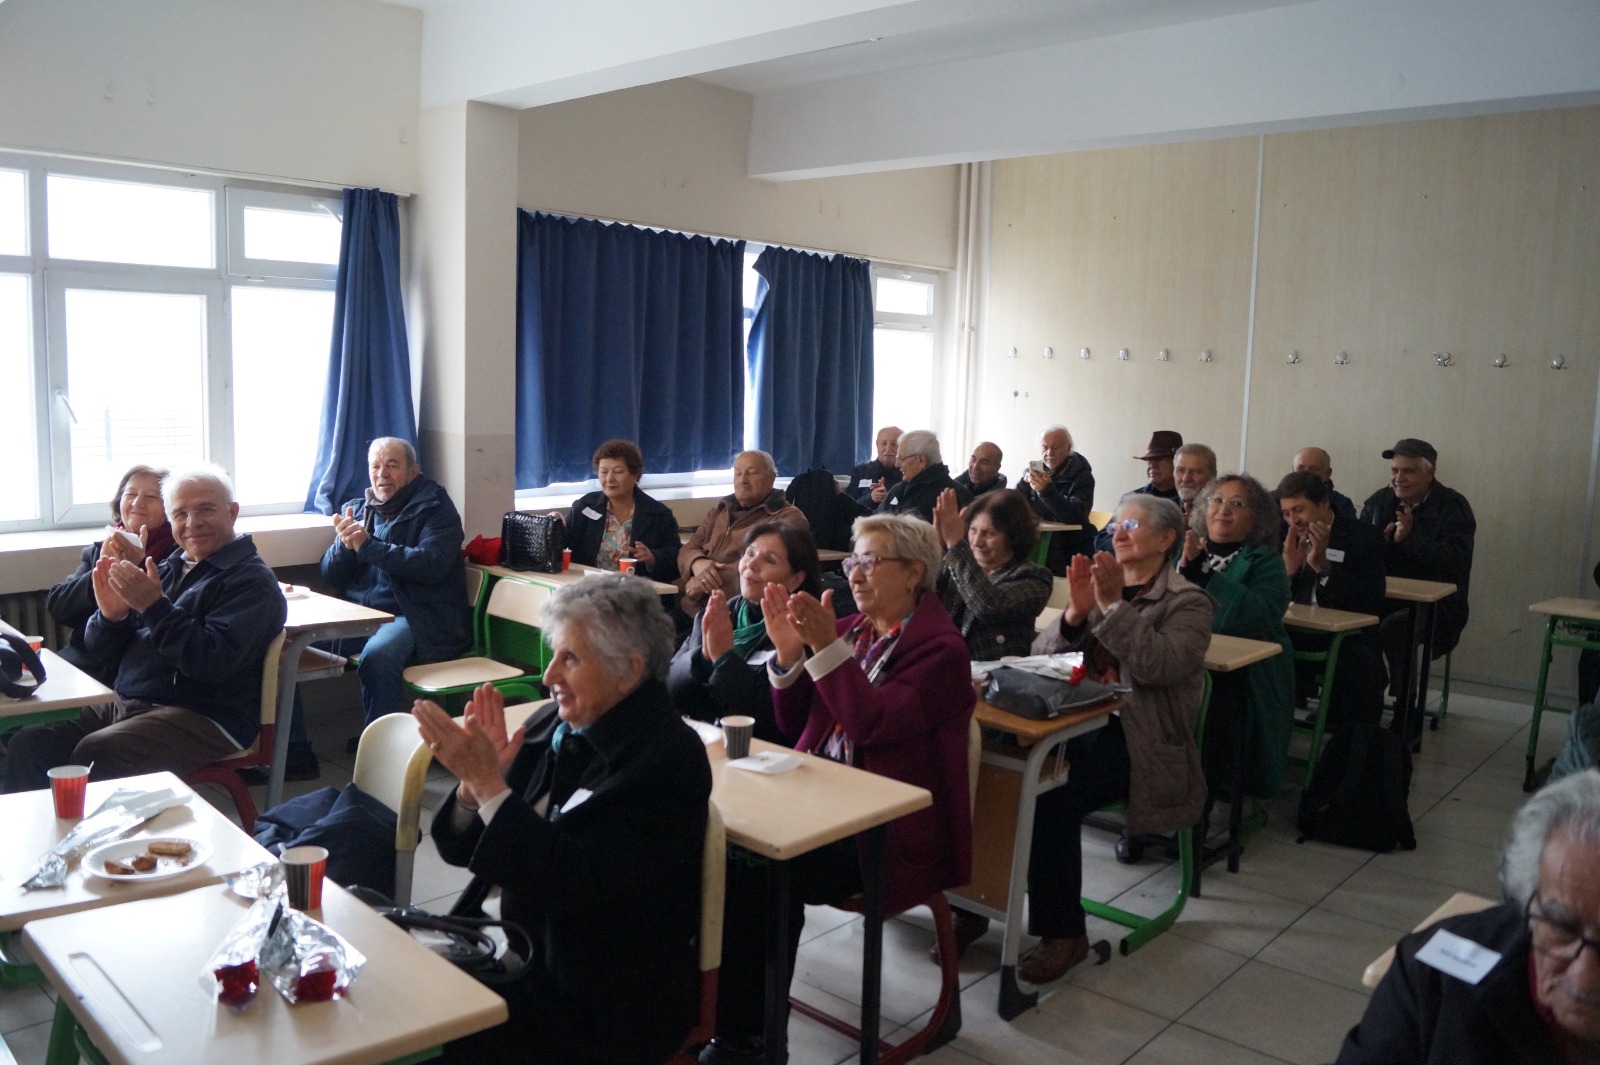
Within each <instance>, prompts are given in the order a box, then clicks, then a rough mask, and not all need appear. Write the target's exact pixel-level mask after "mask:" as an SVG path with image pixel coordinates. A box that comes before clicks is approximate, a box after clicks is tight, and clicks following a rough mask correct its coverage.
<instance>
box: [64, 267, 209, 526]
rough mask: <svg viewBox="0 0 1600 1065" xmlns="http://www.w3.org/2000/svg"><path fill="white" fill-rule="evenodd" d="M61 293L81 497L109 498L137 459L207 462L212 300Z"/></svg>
mask: <svg viewBox="0 0 1600 1065" xmlns="http://www.w3.org/2000/svg"><path fill="white" fill-rule="evenodd" d="M63 297H64V299H65V304H66V333H67V335H66V344H67V398H68V401H69V402H70V403H71V405H72V412H73V415H74V417H75V419H76V420H75V421H74V422H73V424H72V501H73V503H74V504H81V503H98V502H102V501H104V500H108V499H110V498H111V493H112V492H114V491H116V488H117V481H118V480H119V479H120V478H121V476H122V474H123V471H125V470H126V469H127V468H128V467H129V466H132V465H133V464H135V463H141V462H142V463H146V464H148V465H151V466H167V467H179V466H189V465H193V464H194V463H196V462H200V461H202V460H203V459H204V458H205V447H204V443H203V436H202V426H203V424H204V422H203V418H202V397H203V395H204V391H205V352H206V298H205V297H204V296H197V295H189V294H183V293H176V294H174V293H164V292H109V291H103V290H100V289H68V290H66V292H65V293H63Z"/></svg>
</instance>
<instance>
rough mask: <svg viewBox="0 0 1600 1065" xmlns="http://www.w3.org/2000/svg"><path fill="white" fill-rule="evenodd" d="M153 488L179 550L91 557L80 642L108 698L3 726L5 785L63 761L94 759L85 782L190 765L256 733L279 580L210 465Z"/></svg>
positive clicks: (25, 786)
mask: <svg viewBox="0 0 1600 1065" xmlns="http://www.w3.org/2000/svg"><path fill="white" fill-rule="evenodd" d="M162 490H163V493H164V494H165V496H166V505H167V516H168V518H169V519H170V520H171V522H172V532H173V536H174V538H175V539H176V540H177V543H178V546H179V547H180V548H181V549H182V550H179V551H174V552H173V553H172V554H170V555H168V556H167V558H166V559H165V560H164V561H163V562H162V563H161V564H160V565H159V566H157V565H156V560H155V559H153V558H149V557H146V558H145V560H144V565H143V566H139V565H136V564H134V563H132V562H129V561H127V560H126V559H113V558H111V557H110V556H109V555H102V556H101V557H100V560H99V561H98V562H96V563H95V568H94V574H93V580H94V594H95V603H96V605H97V609H96V610H95V613H94V614H93V616H91V617H90V618H89V624H88V627H87V628H86V629H85V630H84V643H85V645H86V647H87V648H88V651H89V653H90V654H91V655H92V656H93V657H94V658H95V660H96V661H97V662H98V663H99V664H101V665H103V666H104V667H105V668H106V669H108V670H109V671H111V672H112V673H114V675H115V678H116V680H115V683H114V685H113V687H114V688H115V692H116V698H115V700H114V701H113V702H111V703H108V704H106V705H104V706H94V707H89V708H88V709H86V710H84V711H83V713H82V714H81V715H80V716H79V717H78V718H77V720H75V721H70V722H66V723H63V724H58V725H39V726H35V727H33V728H26V729H23V730H22V731H20V732H18V733H16V734H15V735H13V736H12V737H11V743H10V749H9V759H8V764H7V766H6V790H7V791H29V790H33V789H36V788H45V787H49V780H48V778H47V777H46V775H45V774H46V773H47V772H48V771H49V770H50V769H51V768H52V767H53V766H58V765H66V764H69V763H77V764H79V765H89V764H90V763H93V764H94V774H93V779H95V780H103V779H108V778H111V777H122V776H132V775H135V774H138V773H153V772H156V771H157V770H163V769H164V770H170V771H171V772H174V773H180V774H181V773H188V772H191V771H193V770H195V769H198V768H200V767H201V766H204V765H207V764H209V763H211V762H214V761H217V760H218V759H220V758H225V757H227V756H228V755H230V754H233V753H235V752H236V751H239V750H241V749H242V748H244V747H248V746H249V745H250V744H251V743H252V742H254V740H255V738H256V733H257V731H259V729H260V726H261V671H262V668H263V665H264V662H263V659H264V657H265V655H266V653H267V647H268V646H269V645H270V644H271V643H272V641H273V639H274V638H276V637H277V635H278V633H279V632H280V631H282V629H283V622H284V617H285V616H286V613H287V606H286V604H285V603H284V600H283V593H282V592H281V591H279V589H278V579H277V577H275V576H274V575H273V572H272V569H271V568H270V567H269V566H268V565H267V564H266V562H265V561H263V560H262V558H261V556H260V555H258V554H257V553H256V548H255V544H254V543H253V542H252V541H251V539H250V537H249V536H240V535H236V534H235V531H234V521H235V519H237V517H238V515H239V504H238V503H235V502H234V500H233V485H232V484H231V483H230V482H229V481H228V478H227V475H226V474H225V473H223V472H222V471H221V470H220V469H217V468H216V467H201V468H198V469H195V470H192V471H187V472H181V473H175V474H172V475H171V476H169V477H168V478H167V479H166V481H165V482H163V484H162Z"/></svg>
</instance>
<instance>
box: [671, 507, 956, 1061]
mask: <svg viewBox="0 0 1600 1065" xmlns="http://www.w3.org/2000/svg"><path fill="white" fill-rule="evenodd" d="M854 535H855V550H854V552H853V553H852V554H851V555H850V556H849V557H848V558H846V559H845V560H844V570H845V573H846V574H847V575H848V576H849V578H850V591H851V593H852V594H853V595H854V596H855V601H856V605H857V606H858V607H859V608H860V610H861V613H859V614H852V615H850V616H848V617H844V618H836V617H835V616H834V612H833V601H832V600H833V593H832V592H824V593H823V596H822V598H821V599H820V600H819V599H817V598H816V597H815V596H812V595H809V594H807V593H805V592H795V593H792V594H791V593H790V592H789V591H788V589H787V588H785V587H784V586H782V585H780V584H768V585H767V589H766V594H765V596H764V598H763V601H762V614H763V616H764V617H765V618H766V623H767V635H768V637H769V638H770V639H771V640H772V643H773V646H774V647H775V648H776V653H775V654H774V656H773V658H772V660H771V662H770V663H769V665H768V674H769V676H770V678H771V681H772V688H773V693H772V697H773V710H774V712H775V715H776V718H777V723H778V727H779V728H780V729H781V730H783V731H784V732H785V733H786V734H787V735H789V736H791V737H793V738H794V741H795V743H794V746H795V749H796V750H799V751H804V752H806V753H808V754H814V755H817V756H820V757H822V758H829V759H832V760H834V761H838V762H843V763H845V764H846V765H853V766H855V767H856V768H858V769H864V770H867V771H868V772H871V773H879V774H882V775H883V776H887V777H893V778H894V779H896V780H902V781H905V782H906V783H908V784H914V785H916V786H917V787H921V788H927V789H928V790H929V791H930V792H932V793H933V805H932V806H930V807H928V808H927V809H924V810H919V811H917V812H916V813H913V814H908V815H907V816H905V817H902V818H900V819H899V820H897V821H894V822H892V823H891V824H890V825H889V826H888V843H887V861H888V867H887V872H886V878H885V902H886V906H887V912H889V913H895V912H898V911H900V910H904V909H907V908H908V907H911V906H915V905H917V904H918V903H920V902H921V901H923V900H924V899H926V898H927V897H928V896H929V895H931V894H933V893H934V892H936V891H942V890H945V889H947V888H952V887H956V886H958V885H961V884H964V883H966V882H967V880H968V879H969V877H970V875H971V864H972V816H971V805H970V801H969V798H968V794H967V790H968V788H967V738H968V730H969V726H970V722H971V719H972V710H973V706H974V705H975V703H976V697H975V696H974V695H973V691H972V682H971V669H970V667H969V665H968V659H967V647H966V643H965V641H963V640H962V638H961V633H960V632H959V631H957V629H956V627H955V625H954V624H952V623H951V621H950V615H949V614H947V613H946V612H945V609H944V606H943V604H941V603H940V602H939V597H938V595H936V594H935V593H934V590H933V589H934V583H935V581H936V580H937V579H938V575H939V564H940V550H939V541H938V537H937V536H936V534H935V533H934V531H933V526H931V525H929V524H927V523H926V522H922V521H918V520H916V519H914V518H908V517H890V516H870V517H863V518H858V519H857V520H856V523H855V528H854ZM789 871H790V872H789V876H790V885H791V887H790V904H791V910H792V912H791V913H790V919H789V942H788V944H787V950H788V960H789V971H790V972H793V963H794V958H795V953H796V951H797V950H798V948H799V941H800V930H801V926H802V925H803V923H804V922H803V920H802V918H803V906H804V904H805V903H827V902H832V901H835V900H838V899H844V898H848V897H850V896H852V895H855V894H858V893H859V892H860V891H861V885H862V877H861V859H860V853H859V841H858V840H856V839H845V840H841V841H839V842H838V843H835V844H831V845H829V846H826V847H821V848H819V849H817V850H814V851H811V852H810V853H808V854H804V855H801V856H800V857H799V858H796V859H794V860H793V861H791V862H790V863H789ZM765 882H766V877H765V876H764V875H762V873H761V871H760V870H756V871H753V872H752V871H750V870H744V869H741V868H738V867H730V868H729V884H728V899H727V910H726V917H725V919H724V937H723V947H722V976H721V983H720V989H719V992H718V999H717V1037H716V1039H715V1040H713V1041H712V1043H711V1044H710V1045H709V1046H707V1047H706V1049H705V1050H704V1051H702V1053H701V1056H700V1061H701V1063H702V1065H742V1063H745V1062H755V1061H760V1060H762V1053H763V1049H764V1047H763V1043H762V1038H761V1034H762V1002H763V996H762V989H763V981H762V973H763V972H764V971H765V955H764V953H763V944H764V941H765V928H766V920H765V918H766V906H765V902H764V898H765V895H764V887H765Z"/></svg>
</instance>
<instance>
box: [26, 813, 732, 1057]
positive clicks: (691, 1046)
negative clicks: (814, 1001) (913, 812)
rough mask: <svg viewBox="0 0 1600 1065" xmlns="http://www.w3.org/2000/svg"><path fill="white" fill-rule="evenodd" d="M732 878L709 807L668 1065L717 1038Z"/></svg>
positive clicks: (716, 817)
mask: <svg viewBox="0 0 1600 1065" xmlns="http://www.w3.org/2000/svg"><path fill="white" fill-rule="evenodd" d="M727 876H728V837H727V834H726V833H725V832H724V831H723V828H722V814H721V813H720V812H718V810H717V804H716V803H714V802H708V803H707V804H706V842H705V847H704V849H703V850H702V851H701V856H700V993H699V998H698V1002H697V1004H696V1006H695V1016H694V1024H693V1025H691V1026H690V1028H689V1034H688V1035H687V1036H686V1037H684V1040H683V1049H681V1050H679V1051H678V1052H677V1053H676V1054H674V1055H673V1056H672V1058H671V1059H670V1060H669V1061H668V1063H667V1065H695V1062H696V1061H697V1060H698V1055H697V1053H696V1048H698V1047H701V1046H704V1045H705V1044H706V1043H709V1042H710V1041H711V1037H712V1036H714V1035H716V1034H717V980H718V977H719V974H720V973H721V971H722V907H723V899H724V897H725V894H726V888H727ZM0 1065H3V1063H0Z"/></svg>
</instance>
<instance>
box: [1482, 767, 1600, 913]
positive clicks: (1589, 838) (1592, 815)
mask: <svg viewBox="0 0 1600 1065" xmlns="http://www.w3.org/2000/svg"><path fill="white" fill-rule="evenodd" d="M1558 830H1559V831H1562V832H1565V833H1566V834H1567V837H1568V838H1569V839H1570V840H1572V842H1574V843H1578V844H1581V845H1583V846H1585V847H1590V848H1593V847H1600V772H1596V771H1595V770H1593V769H1586V770H1584V771H1583V772H1581V773H1574V774H1572V775H1571V776H1569V777H1562V778H1561V779H1560V780H1558V781H1556V782H1555V783H1554V784H1549V785H1547V786H1546V787H1544V788H1543V789H1542V790H1541V791H1540V792H1539V793H1538V794H1536V795H1535V796H1534V797H1533V798H1531V799H1529V800H1528V801H1527V802H1525V803H1523V804H1522V809H1520V810H1518V811H1517V815H1516V817H1515V818H1514V819H1513V820H1512V822H1511V841H1510V842H1509V843H1507V844H1506V850H1505V854H1504V855H1502V856H1501V858H1500V884H1501V886H1502V887H1504V888H1505V892H1506V897H1507V898H1509V899H1511V900H1513V901H1514V902H1517V903H1519V904H1521V905H1523V906H1526V905H1527V904H1528V900H1529V899H1531V898H1533V896H1534V893H1535V892H1537V891H1538V890H1539V865H1540V862H1541V861H1542V860H1543V858H1544V848H1545V845H1546V844H1547V843H1549V842H1550V837H1551V836H1553V835H1555V833H1556V832H1557V831H1558Z"/></svg>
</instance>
